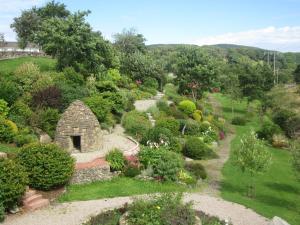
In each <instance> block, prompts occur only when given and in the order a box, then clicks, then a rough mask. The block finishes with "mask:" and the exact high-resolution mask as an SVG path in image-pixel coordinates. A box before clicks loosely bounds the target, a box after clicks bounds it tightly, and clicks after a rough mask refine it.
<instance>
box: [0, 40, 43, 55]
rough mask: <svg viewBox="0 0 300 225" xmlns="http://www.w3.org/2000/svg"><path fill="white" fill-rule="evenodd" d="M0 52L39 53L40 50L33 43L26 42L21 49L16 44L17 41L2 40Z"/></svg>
mask: <svg viewBox="0 0 300 225" xmlns="http://www.w3.org/2000/svg"><path fill="white" fill-rule="evenodd" d="M0 52H28V53H41V52H42V51H41V50H40V49H39V47H38V46H36V45H34V44H28V46H27V47H26V48H25V49H21V48H20V47H19V46H18V42H10V41H7V42H4V44H3V45H0Z"/></svg>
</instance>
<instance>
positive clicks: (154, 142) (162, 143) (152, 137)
mask: <svg viewBox="0 0 300 225" xmlns="http://www.w3.org/2000/svg"><path fill="white" fill-rule="evenodd" d="M141 143H142V144H143V145H148V146H151V147H154V148H158V147H164V148H166V149H169V150H171V151H173V152H181V144H180V142H179V140H178V139H177V138H176V137H174V134H172V132H171V131H170V130H169V129H167V128H163V127H156V126H155V127H153V128H151V129H149V130H148V131H147V133H146V134H145V135H144V136H143V138H142V140H141Z"/></svg>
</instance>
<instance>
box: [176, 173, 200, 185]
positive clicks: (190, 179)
mask: <svg viewBox="0 0 300 225" xmlns="http://www.w3.org/2000/svg"><path fill="white" fill-rule="evenodd" d="M178 180H179V181H180V182H182V183H184V184H187V185H194V184H196V183H197V180H196V179H195V177H194V176H193V175H192V174H191V173H190V172H189V171H186V170H183V169H182V170H180V171H179V173H178Z"/></svg>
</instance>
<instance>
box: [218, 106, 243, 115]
mask: <svg viewBox="0 0 300 225" xmlns="http://www.w3.org/2000/svg"><path fill="white" fill-rule="evenodd" d="M223 112H227V113H231V112H232V109H231V107H227V106H224V107H223ZM236 113H239V114H243V115H244V114H246V110H243V109H236V108H235V109H234V114H236Z"/></svg>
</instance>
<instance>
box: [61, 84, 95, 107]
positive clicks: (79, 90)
mask: <svg viewBox="0 0 300 225" xmlns="http://www.w3.org/2000/svg"><path fill="white" fill-rule="evenodd" d="M56 86H57V87H58V88H59V89H60V90H61V94H62V109H65V108H67V107H68V106H69V105H70V104H71V103H72V102H74V101H75V100H77V99H84V98H85V97H87V96H88V94H89V90H88V89H87V88H86V87H85V86H79V85H75V84H74V85H70V84H68V83H67V82H61V81H59V82H57V83H56Z"/></svg>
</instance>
